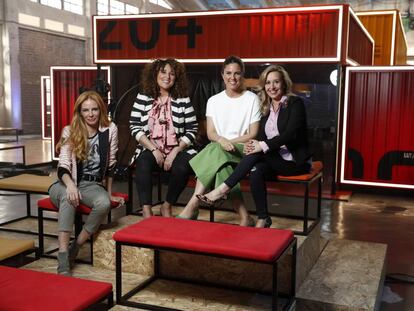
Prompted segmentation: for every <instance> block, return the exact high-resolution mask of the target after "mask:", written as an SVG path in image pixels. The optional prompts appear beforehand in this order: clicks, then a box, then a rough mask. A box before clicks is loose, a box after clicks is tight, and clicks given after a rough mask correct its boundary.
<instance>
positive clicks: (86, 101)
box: [49, 91, 119, 275]
mask: <svg viewBox="0 0 414 311" xmlns="http://www.w3.org/2000/svg"><path fill="white" fill-rule="evenodd" d="M56 149H57V150H58V151H59V152H60V155H59V164H58V167H57V174H58V178H59V180H58V181H56V182H55V183H54V184H52V186H51V187H50V188H49V195H50V199H51V200H52V202H53V204H55V205H56V206H57V207H58V208H59V215H58V231H59V232H58V241H59V252H58V268H57V271H58V273H59V274H63V275H71V268H72V266H73V264H74V262H75V258H76V256H77V254H78V252H79V249H80V247H81V246H82V245H83V244H84V243H85V242H86V240H87V239H88V238H89V237H90V236H91V235H92V234H94V233H95V232H96V231H97V230H98V228H99V226H100V224H101V223H102V222H103V221H104V219H105V217H106V216H107V214H108V212H109V211H110V208H111V199H113V200H118V201H119V198H113V197H111V192H112V176H113V171H114V168H115V164H116V152H117V150H118V129H117V127H116V125H115V124H114V123H112V122H110V121H109V120H108V115H107V108H106V105H105V103H104V102H103V100H102V98H101V97H100V95H99V94H98V93H96V92H94V91H86V92H84V93H82V94H81V95H79V97H78V98H77V100H76V102H75V106H74V108H73V117H72V122H71V124H70V125H68V126H66V127H64V128H63V130H62V136H61V139H60V141H59V143H58V144H57V146H56ZM80 203H83V204H85V205H87V206H89V207H91V209H92V210H91V213H90V214H89V215H88V218H87V220H86V222H85V225H84V227H83V229H82V231H81V232H80V234H79V235H78V236H77V237H76V239H75V240H74V241H72V243H71V244H70V246H69V240H70V235H71V232H72V228H73V224H74V220H75V212H76V208H77V207H78V206H79V204H80Z"/></svg>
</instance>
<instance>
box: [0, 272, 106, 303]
mask: <svg viewBox="0 0 414 311" xmlns="http://www.w3.org/2000/svg"><path fill="white" fill-rule="evenodd" d="M105 300H107V309H109V308H111V307H112V306H113V294H112V284H111V283H105V282H97V281H90V280H83V279H78V278H72V277H67V276H62V275H58V274H52V273H46V272H38V271H33V270H26V269H17V268H10V267H3V266H0V310H13V311H27V310H31V311H56V310H59V311H75V310H77V311H82V310H85V309H86V308H88V307H91V306H93V305H96V304H98V303H101V302H103V301H105Z"/></svg>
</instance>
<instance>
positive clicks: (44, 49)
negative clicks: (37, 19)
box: [19, 28, 86, 134]
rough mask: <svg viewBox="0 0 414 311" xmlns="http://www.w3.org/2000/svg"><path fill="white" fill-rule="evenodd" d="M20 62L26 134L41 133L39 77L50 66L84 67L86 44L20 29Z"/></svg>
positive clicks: (47, 71)
mask: <svg viewBox="0 0 414 311" xmlns="http://www.w3.org/2000/svg"><path fill="white" fill-rule="evenodd" d="M19 44H20V48H19V63H20V80H21V100H22V127H23V133H24V134H41V133H42V128H41V122H42V119H41V110H40V109H41V107H40V99H41V95H40V76H42V75H43V76H48V75H50V66H66V65H85V50H86V48H85V44H86V43H85V41H84V40H78V39H74V38H69V37H63V36H58V35H53V34H50V33H45V32H40V31H34V30H29V29H24V28H20V29H19Z"/></svg>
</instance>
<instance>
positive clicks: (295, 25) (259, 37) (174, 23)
mask: <svg viewBox="0 0 414 311" xmlns="http://www.w3.org/2000/svg"><path fill="white" fill-rule="evenodd" d="M292 10H293V11H292ZM342 11H343V6H326V7H324V6H318V7H315V8H314V9H312V8H307V9H306V8H283V9H273V10H272V9H268V10H263V9H262V10H245V11H237V12H239V13H234V12H232V11H226V12H213V13H211V12H210V13H211V14H207V13H205V14H203V13H192V14H191V13H182V14H162V15H161V14H159V15H138V16H134V17H126V18H121V17H109V16H104V17H103V16H95V17H94V60H95V62H97V63H110V62H118V63H122V62H143V61H147V60H148V59H152V58H158V57H174V58H178V59H186V60H197V59H223V58H225V57H226V56H227V55H230V54H237V55H239V56H241V57H242V58H250V59H254V58H262V59H275V58H288V59H297V58H331V59H332V60H331V61H335V60H336V61H339V54H340V53H339V52H338V47H337V46H338V35H339V33H340V32H341V29H342V28H341V27H342V24H341V23H340V21H341V17H342ZM153 16H155V17H153Z"/></svg>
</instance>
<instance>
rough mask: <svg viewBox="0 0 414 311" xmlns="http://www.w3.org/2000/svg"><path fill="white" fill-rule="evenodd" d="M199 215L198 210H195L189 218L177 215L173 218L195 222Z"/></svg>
mask: <svg viewBox="0 0 414 311" xmlns="http://www.w3.org/2000/svg"><path fill="white" fill-rule="evenodd" d="M199 213H200V211H199V210H198V209H196V210H195V211H194V212H193V213H192V215H191V216H190V217H184V216H180V215H177V216H175V218H180V219H187V220H197V219H198V214H199Z"/></svg>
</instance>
